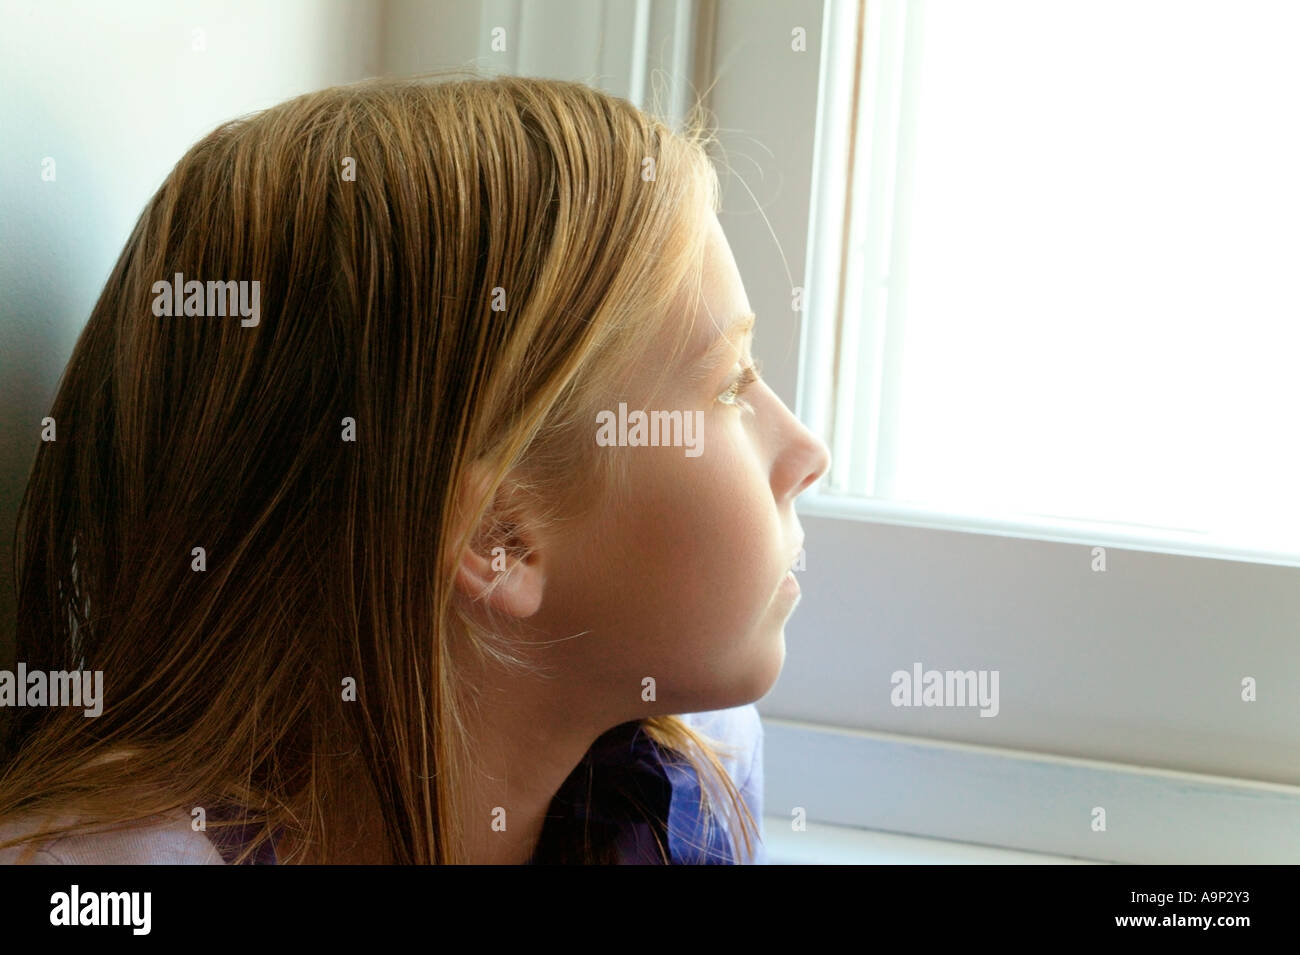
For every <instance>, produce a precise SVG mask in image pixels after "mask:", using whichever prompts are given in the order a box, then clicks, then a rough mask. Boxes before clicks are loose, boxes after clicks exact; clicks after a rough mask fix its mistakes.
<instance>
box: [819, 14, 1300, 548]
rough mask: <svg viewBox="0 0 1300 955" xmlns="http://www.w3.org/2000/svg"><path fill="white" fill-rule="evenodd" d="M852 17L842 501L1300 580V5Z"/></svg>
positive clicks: (835, 318) (831, 183)
mask: <svg viewBox="0 0 1300 955" xmlns="http://www.w3.org/2000/svg"><path fill="white" fill-rule="evenodd" d="M860 11H862V12H861V13H860ZM830 16H831V17H832V18H836V17H838V18H839V19H840V23H839V24H838V27H837V29H836V30H835V31H833V32H832V33H831V34H830V35H829V36H828V45H829V46H831V47H833V48H832V49H830V50H829V51H828V52H829V55H828V56H827V58H826V61H825V63H824V70H823V91H822V92H823V98H824V108H825V109H827V110H829V111H832V113H834V114H835V115H838V116H840V117H847V118H848V120H849V121H848V122H847V123H845V124H844V128H842V129H839V130H833V131H832V130H829V129H828V128H827V127H826V125H824V126H823V142H822V143H821V144H819V156H818V158H817V171H816V175H817V177H818V181H819V182H818V195H817V196H816V197H815V200H814V201H815V203H816V204H817V209H816V212H815V215H814V218H815V230H814V235H813V243H812V244H813V252H812V254H813V256H814V258H815V266H814V273H815V274H817V275H818V279H817V280H816V281H814V282H813V284H812V292H810V305H811V310H810V316H809V317H810V322H809V325H810V327H809V329H808V332H807V334H808V341H807V343H806V344H807V345H808V346H809V347H810V349H811V350H812V353H813V354H814V357H813V358H812V359H811V361H812V363H813V365H814V366H815V367H818V368H821V369H833V372H832V373H831V374H822V375H820V376H818V377H816V378H812V377H809V376H805V379H804V382H803V385H804V387H803V390H802V391H801V395H800V411H801V412H802V413H805V414H806V415H807V417H808V420H809V421H810V423H813V424H814V425H815V426H816V427H819V428H820V429H821V432H822V433H823V434H824V435H825V436H827V438H828V442H829V443H830V445H831V449H832V452H833V456H834V461H835V464H834V468H833V470H832V472H831V473H830V475H828V478H827V481H826V482H825V486H824V488H823V489H822V490H821V494H820V495H819V499H818V500H817V501H816V502H815V504H814V506H815V508H816V509H817V510H818V512H822V513H838V512H844V511H849V512H853V511H857V512H859V513H866V514H870V515H871V516H872V518H873V519H880V520H889V521H898V522H903V523H908V522H916V523H921V524H925V525H928V526H938V527H951V528H955V529H977V530H988V529H993V530H998V531H1003V532H1012V531H1014V532H1015V533H1016V534H1018V535H1022V536H1029V537H1037V538H1039V539H1044V540H1077V539H1080V538H1081V537H1084V538H1086V539H1088V540H1091V541H1093V542H1096V543H1107V542H1109V543H1112V544H1116V545H1122V546H1139V547H1143V548H1144V549H1149V550H1157V551H1165V552H1171V553H1181V554H1190V555H1200V556H1216V557H1240V558H1244V559H1251V560H1257V561H1262V562H1271V563H1279V564H1290V565H1300V507H1297V506H1295V505H1294V504H1293V500H1292V499H1293V496H1294V493H1295V489H1296V488H1297V487H1300V442H1297V440H1296V437H1295V434H1296V428H1295V424H1294V422H1295V420H1296V418H1297V415H1298V414H1300V376H1297V375H1296V374H1295V373H1294V365H1295V361H1296V356H1297V355H1300V287H1297V286H1296V284H1295V281H1294V274H1295V265H1296V263H1297V262H1300V229H1297V228H1296V225H1295V223H1296V222H1300V177H1297V176H1296V175H1295V170H1296V169H1300V126H1297V124H1296V123H1295V122H1293V121H1292V120H1291V117H1293V116H1294V115H1295V109H1296V90H1300V60H1297V59H1296V58H1295V56H1294V55H1293V51H1292V49H1291V47H1292V43H1291V39H1290V38H1293V37H1295V36H1296V35H1297V34H1298V33H1300V5H1296V4H1294V3H1282V2H1258V0H1255V2H1248V3H1232V4H1229V3H1224V2H1217V3H1187V2H1181V0H1054V2H1052V3H1043V2H1040V0H981V2H979V3H969V2H961V0H910V2H908V0H880V2H874V0H873V2H869V3H866V4H865V5H859V4H857V3H843V4H837V5H835V8H834V9H833V10H832V11H831V13H830ZM819 290H820V291H821V293H822V294H821V295H820V297H819V296H818V294H817V293H818V291H819Z"/></svg>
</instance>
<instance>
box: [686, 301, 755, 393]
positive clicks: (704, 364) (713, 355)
mask: <svg viewBox="0 0 1300 955" xmlns="http://www.w3.org/2000/svg"><path fill="white" fill-rule="evenodd" d="M756 321H758V316H757V315H755V314H754V313H753V312H742V313H741V314H739V315H737V316H736V318H735V320H734V321H733V322H732V323H731V327H730V328H728V329H727V330H726V332H724V333H723V334H721V335H719V336H718V337H717V338H715V339H714V340H713V343H712V344H711V345H709V347H708V348H706V349H705V350H704V352H703V354H701V355H700V357H699V358H698V359H696V361H695V366H694V368H695V370H696V371H697V372H699V373H701V377H702V376H703V375H704V374H707V373H708V372H709V371H711V370H712V369H713V363H714V362H715V361H717V358H718V355H720V354H722V353H723V352H724V351H725V348H726V346H728V345H730V346H732V347H733V348H739V347H740V342H741V339H743V338H744V337H745V336H746V335H748V334H749V333H750V332H751V331H753V330H754V323H755V322H756Z"/></svg>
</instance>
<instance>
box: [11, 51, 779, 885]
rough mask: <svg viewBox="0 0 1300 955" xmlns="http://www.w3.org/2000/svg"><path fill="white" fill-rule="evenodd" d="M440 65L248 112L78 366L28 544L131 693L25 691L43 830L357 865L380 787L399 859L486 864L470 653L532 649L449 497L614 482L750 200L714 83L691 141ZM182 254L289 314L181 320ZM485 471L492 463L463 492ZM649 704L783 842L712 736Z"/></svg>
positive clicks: (102, 307) (200, 174) (51, 657)
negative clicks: (722, 231) (622, 379)
mask: <svg viewBox="0 0 1300 955" xmlns="http://www.w3.org/2000/svg"><path fill="white" fill-rule="evenodd" d="M428 78H429V75H426V76H425V77H419V78H415V79H410V80H389V79H385V80H372V81H366V82H363V83H360V84H355V85H350V86H340V87H333V88H330V89H326V90H322V91H319V92H315V93H311V94H308V95H305V96H299V97H297V98H295V99H292V100H289V101H287V102H285V103H282V104H280V105H277V106H275V107H273V108H271V109H267V110H264V111H262V112H259V113H255V114H252V115H251V116H247V117H243V118H240V119H237V120H234V121H232V122H229V123H225V124H223V125H222V126H220V127H218V128H217V129H216V130H214V131H213V132H212V133H210V134H209V135H207V136H206V137H204V138H203V139H202V140H201V141H200V142H198V143H197V144H196V145H195V146H193V147H192V148H191V149H190V150H189V151H188V152H187V153H186V155H185V156H184V157H183V158H182V159H181V160H180V162H179V163H177V165H176V167H175V169H174V170H173V171H172V173H171V174H170V175H169V177H168V178H167V180H166V181H165V182H164V183H163V185H162V186H161V188H160V189H159V190H158V192H157V193H156V194H155V195H154V196H153V198H152V199H151V200H150V202H149V203H148V205H147V206H146V208H145V209H144V211H143V213H142V214H141V216H140V219H139V221H138V223H137V224H136V226H135V229H134V231H133V232H132V234H131V236H130V238H129V240H128V242H127V244H126V247H125V248H124V250H123V252H122V254H121V256H120V258H119V259H118V261H117V264H116V266H115V267H114V269H113V271H112V273H111V275H110V277H109V279H108V281H107V283H106V285H105V288H104V290H103V293H102V294H101V296H100V298H99V300H98V302H97V303H96V305H95V307H94V309H93V311H92V313H91V315H90V319H89V322H88V323H87V325H86V327H85V329H84V330H83V332H82V334H81V336H80V338H79V340H78V342H77V344H76V347H75V350H74V351H73V354H72V356H71V358H70V360H69V362H68V365H67V368H66V371H65V373H64V376H63V379H62V380H61V382H60V386H59V389H58V392H57V394H56V397H55V399H54V403H53V407H52V410H51V412H50V414H51V416H52V417H54V418H55V420H56V421H57V422H58V428H59V433H58V441H57V442H53V443H48V444H42V445H41V446H40V448H39V450H38V454H37V458H36V463H35V465H34V468H33V471H32V474H31V476H30V480H29V482H28V486H27V489H26V493H25V495H24V499H23V503H22V507H21V510H20V516H19V533H18V547H17V552H16V564H17V575H18V579H19V594H18V601H19V603H18V631H17V651H18V655H17V658H18V659H20V660H24V661H26V662H27V665H28V667H29V668H31V667H45V668H48V669H50V670H68V669H83V668H84V669H93V670H102V671H104V672H106V673H108V674H111V676H112V685H113V686H115V687H118V688H121V689H119V692H118V693H117V694H115V696H116V698H115V699H114V700H113V704H112V705H111V706H108V707H106V708H105V709H104V712H103V714H102V715H101V716H100V717H99V718H98V719H96V720H94V721H93V722H89V721H86V720H85V719H84V717H82V715H81V712H80V711H79V710H75V709H67V708H59V707H51V708H40V709H15V710H11V711H10V713H9V716H10V725H9V726H8V728H7V732H6V734H5V736H4V749H3V751H0V760H3V762H2V763H0V766H2V767H3V772H2V773H0V819H5V818H9V817H12V816H17V815H19V814H26V813H37V814H47V813H56V812H57V813H59V814H62V813H64V812H68V813H71V814H72V815H73V816H75V817H76V818H77V819H78V820H80V821H79V822H77V823H76V824H75V825H70V826H62V827H60V828H55V829H46V830H45V831H44V835H46V836H48V835H49V834H52V833H60V834H61V833H63V832H66V831H72V830H74V829H78V830H79V829H85V828H87V827H90V826H99V825H111V824H117V823H128V822H133V821H136V820H140V819H143V818H145V817H152V816H155V815H157V814H163V813H169V812H175V811H176V810H178V809H180V810H185V812H186V813H187V814H188V812H189V809H190V807H191V806H194V805H197V804H203V803H204V802H207V803H208V804H211V800H214V799H216V800H219V801H220V802H221V803H222V804H229V805H234V806H239V807H244V808H246V809H247V811H248V814H249V815H248V816H247V817H246V818H245V819H242V820H237V821H239V822H245V823H247V822H250V821H251V822H254V823H256V824H259V825H260V826H262V830H261V831H262V836H261V838H260V840H259V841H261V842H264V841H265V839H266V838H269V837H270V836H271V834H273V833H276V832H286V833H289V834H291V835H292V836H293V839H294V843H293V844H294V846H295V847H296V848H295V849H294V850H293V851H291V852H290V853H289V856H288V857H287V858H286V859H285V861H296V858H301V856H302V854H304V853H306V852H307V851H308V849H310V854H311V857H312V858H313V859H314V860H317V861H346V858H347V856H346V847H343V846H342V845H341V843H339V842H338V841H337V839H336V838H335V830H336V829H337V826H335V825H334V822H336V821H337V820H339V819H342V818H347V817H346V816H345V813H346V811H347V810H346V807H347V806H349V805H350V804H351V803H352V802H353V801H354V800H356V799H360V798H363V797H362V796H361V795H359V793H360V792H361V791H364V793H365V798H368V799H369V804H370V805H372V806H375V807H376V808H377V809H378V811H379V813H380V814H381V818H382V824H381V825H382V831H383V837H384V838H383V843H384V847H385V855H386V858H387V860H388V861H390V862H395V863H452V862H461V861H464V859H463V851H462V849H461V846H462V840H463V837H464V829H463V821H462V820H463V818H464V815H465V814H464V807H462V806H459V805H457V802H458V798H459V797H458V791H457V788H456V786H455V783H456V782H457V781H458V780H462V779H465V778H466V774H467V773H469V772H470V766H471V753H472V747H473V740H472V739H470V738H469V737H468V734H467V733H466V731H465V726H466V725H468V724H467V721H466V715H467V710H466V709H465V707H466V706H468V705H471V703H472V698H473V688H472V687H467V686H465V685H463V681H462V680H461V679H460V676H459V672H458V670H457V669H456V666H455V665H454V664H453V659H456V658H455V657H453V656H452V655H451V653H450V649H451V645H452V642H453V641H457V642H458V645H459V642H461V641H463V642H464V645H465V646H466V647H469V648H470V649H472V650H473V651H475V652H477V653H479V654H482V655H484V656H485V657H491V658H492V659H494V660H496V661H498V662H500V663H503V664H505V665H507V666H516V665H517V666H522V665H523V663H522V661H521V659H520V657H519V654H517V653H516V652H515V650H514V649H513V648H512V647H511V646H510V645H509V643H508V642H507V641H506V640H504V639H503V638H502V637H501V635H500V634H499V633H498V632H495V631H493V630H492V629H491V628H484V627H478V626H476V625H475V624H474V622H473V621H472V620H471V619H470V618H469V617H468V616H467V615H465V614H464V613H462V612H461V611H460V610H459V609H458V608H457V607H456V605H455V603H454V602H453V600H452V587H451V582H452V580H453V577H454V573H455V567H456V566H457V564H458V563H459V560H460V555H461V553H462V552H463V550H464V548H465V547H467V546H469V545H470V544H471V543H473V541H471V540H470V539H469V537H470V532H469V531H467V532H466V534H465V535H464V536H463V537H462V538H461V539H459V540H453V539H452V537H453V534H452V527H453V526H460V525H459V524H458V523H457V521H454V520H453V519H452V518H453V517H468V518H469V519H468V521H467V523H466V524H465V526H466V527H468V528H471V529H472V528H477V527H480V526H486V527H489V528H490V527H493V526H494V525H493V515H494V514H495V513H496V504H495V502H496V501H497V496H498V494H499V493H500V492H501V490H502V488H503V487H504V486H505V484H506V482H507V481H509V482H510V486H511V488H512V489H514V490H515V491H518V492H520V493H523V494H525V495H528V496H531V497H533V498H535V499H536V503H537V504H538V505H539V506H540V505H542V504H544V505H545V506H546V508H547V511H546V513H545V514H544V517H546V518H547V519H552V520H563V519H564V518H565V517H566V516H568V515H572V514H574V513H577V512H579V511H580V510H581V508H582V506H583V504H584V502H587V501H590V500H591V499H592V497H593V494H592V492H593V489H595V488H597V487H603V488H607V489H608V488H613V489H614V490H615V492H619V490H620V489H621V488H622V487H623V485H624V482H623V478H622V474H621V471H620V468H621V467H622V465H620V464H619V463H618V461H619V460H621V459H620V458H619V457H618V456H613V455H601V454H598V453H597V452H596V449H595V447H594V442H593V441H592V440H591V434H590V427H589V426H588V423H589V422H591V421H592V420H594V411H595V409H596V407H597V403H598V402H600V401H602V400H604V399H603V397H602V396H605V395H607V394H608V393H609V392H610V390H611V389H614V388H616V387H617V386H618V382H619V376H620V375H623V374H625V373H626V371H627V369H628V368H629V367H630V366H631V364H632V363H633V362H634V361H635V359H636V357H637V356H638V355H640V354H642V353H643V352H644V350H645V349H646V348H647V347H648V346H649V343H650V342H651V340H652V338H653V337H654V336H655V335H656V334H657V333H658V331H659V330H660V329H661V328H662V327H663V322H664V321H665V320H669V319H667V318H666V316H673V317H674V318H678V317H679V316H680V315H681V312H680V304H681V296H682V295H684V294H685V295H687V296H688V297H689V295H690V293H691V291H692V290H693V292H694V296H695V300H698V295H699V287H700V285H699V283H700V269H701V262H702V258H703V255H702V252H703V242H704V236H703V235H702V230H701V228H700V227H699V222H700V219H699V216H698V213H699V210H701V209H703V208H706V207H708V208H712V209H713V210H714V211H717V209H718V206H719V190H718V182H717V176H716V172H715V171H714V169H713V166H712V164H711V162H710V160H709V158H708V155H707V149H706V147H707V145H708V143H709V142H710V139H711V137H710V136H709V134H708V133H707V130H706V128H705V126H704V122H703V111H702V110H701V109H700V108H699V106H698V103H697V106H696V109H695V110H694V111H693V112H692V114H691V116H690V118H689V120H688V122H687V124H686V128H685V129H684V130H682V131H680V132H678V131H674V130H672V129H670V128H669V127H668V126H667V125H666V124H665V123H664V122H663V121H661V120H658V119H655V118H653V117H652V116H650V115H648V114H647V113H643V112H642V111H640V110H638V109H636V108H635V107H633V106H632V105H631V104H630V103H628V102H626V101H625V100H622V99H618V98H615V97H612V96H609V95H606V94H604V93H601V92H599V91H596V90H594V89H591V88H589V87H587V86H584V85H581V84H577V83H569V82H562V81H554V80H541V79H526V78H519V77H495V78H491V79H485V78H481V77H471V78H463V77H462V78H447V77H446V76H445V75H442V74H438V75H437V78H438V81H436V82H430V81H428ZM349 164H354V165H353V166H352V168H354V169H355V179H354V180H345V179H344V178H343V177H342V176H341V172H342V171H343V170H344V169H346V168H348V166H349ZM647 169H649V170H652V178H646V177H645V171H646V170H647ZM177 272H179V273H182V274H183V275H184V276H186V277H197V276H202V277H220V278H223V279H230V278H241V279H249V280H259V281H260V284H261V293H262V294H261V306H260V307H261V312H262V318H261V327H260V328H258V329H257V330H256V332H255V333H251V330H249V329H245V328H242V327H241V325H240V322H239V320H238V319H233V320H232V319H230V318H225V319H221V318H218V319H215V320H213V319H211V318H205V319H198V320H195V319H177V320H170V321H159V320H158V319H157V318H155V317H154V316H153V315H152V314H151V302H152V301H153V300H154V293H153V292H152V291H151V289H152V287H153V284H154V283H155V282H157V281H158V280H159V279H160V278H161V279H165V280H168V281H170V279H171V277H172V275H173V274H174V273H177ZM502 291H504V294H505V295H506V296H507V303H508V307H507V311H506V313H505V315H504V316H503V315H501V314H498V313H495V312H494V311H493V304H494V300H497V301H499V296H500V295H501V294H502ZM691 314H693V312H691ZM678 324H679V325H680V326H682V327H680V328H679V329H678V330H676V331H675V333H674V334H675V335H676V336H677V337H676V343H677V345H676V347H677V349H678V350H680V348H682V347H684V345H685V342H686V340H687V336H688V335H689V333H690V328H689V323H686V322H681V321H678ZM345 418H351V419H354V421H355V423H356V428H355V438H356V440H355V442H341V441H340V428H341V427H342V425H341V422H342V421H343V419H345ZM471 464H473V465H475V466H476V467H477V466H485V467H486V468H487V473H489V474H490V475H491V476H492V477H491V480H490V481H489V482H488V483H487V486H486V487H484V488H483V489H482V490H483V493H482V496H481V498H479V499H478V500H477V501H472V502H471V503H470V504H469V505H468V507H467V508H466V509H465V512H464V513H463V512H462V510H461V509H460V508H461V503H462V492H463V491H464V489H465V487H466V486H467V485H466V482H467V475H468V473H469V469H470V466H471ZM430 523H432V524H433V533H432V534H429V533H426V532H425V531H424V530H423V528H427V527H428V526H429V524H430ZM502 526H503V527H504V525H502ZM197 546H202V547H204V548H205V550H206V553H207V555H208V557H207V559H208V561H209V563H208V566H207V571H206V573H204V574H196V573H193V572H191V568H190V564H189V559H190V554H191V552H192V549H193V548H195V547H197ZM341 674H347V675H352V676H354V677H355V679H356V690H357V697H356V698H357V701H358V702H356V703H351V704H349V705H348V706H343V707H340V706H339V705H338V701H339V697H340V675H341ZM642 725H643V727H644V729H645V731H646V733H647V735H648V736H650V738H651V739H653V740H654V741H655V742H656V743H657V744H659V745H661V746H663V747H665V748H666V749H667V750H669V751H670V752H671V753H673V754H676V755H677V756H679V757H680V758H681V759H683V760H685V761H686V762H688V763H689V764H690V765H691V766H692V767H693V768H694V769H695V771H696V772H697V773H698V774H699V776H700V779H701V782H702V785H701V791H702V792H703V794H704V802H705V807H704V808H705V818H706V820H707V822H708V824H709V825H713V824H716V823H718V822H720V821H721V820H722V819H723V818H724V817H725V818H726V819H727V820H728V824H727V825H726V828H727V829H728V833H729V836H730V839H731V842H732V850H733V857H734V858H742V857H744V856H748V855H749V854H750V853H752V851H753V850H752V845H751V834H752V833H753V832H754V831H755V829H756V824H755V821H754V820H753V818H752V817H751V816H750V814H749V811H748V809H747V808H746V806H745V805H744V801H743V799H741V798H740V795H739V793H738V792H737V789H736V787H735V785H734V783H733V782H732V781H731V779H730V778H729V776H728V774H727V772H726V770H725V768H724V767H723V765H722V763H721V762H720V761H719V758H718V754H717V752H716V742H715V741H710V740H708V739H707V738H705V737H703V736H701V735H700V734H698V733H697V732H695V731H694V730H693V729H692V728H691V727H689V726H687V725H686V723H685V722H684V721H683V720H681V719H679V718H677V717H672V716H657V717H652V718H648V719H645V720H644V721H643V722H642ZM345 780H346V782H345ZM358 787H361V789H360V790H359V789H358ZM711 791H712V792H719V793H723V794H724V795H723V796H722V797H721V798H720V799H714V798H711V797H710V792H711ZM223 824H224V823H222V822H217V823H215V825H217V826H220V825H223ZM742 838H743V841H744V850H743V851H742V850H741V848H740V840H741V839H742ZM11 844H12V841H11ZM257 848H258V844H257V843H255V844H254V845H251V846H248V847H246V849H245V852H244V855H248V854H251V853H252V852H253V851H255V850H256V849H257ZM578 855H579V856H580V857H581V858H583V859H585V860H586V861H610V860H611V859H612V856H611V854H610V848H609V847H608V846H604V847H601V846H592V845H586V844H584V845H583V846H582V847H581V851H580V852H579V853H578ZM665 857H666V856H665Z"/></svg>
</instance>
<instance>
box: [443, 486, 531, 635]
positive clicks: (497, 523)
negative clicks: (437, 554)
mask: <svg viewBox="0 0 1300 955" xmlns="http://www.w3.org/2000/svg"><path fill="white" fill-rule="evenodd" d="M465 486H466V487H467V489H469V492H468V493H467V495H466V496H464V497H462V501H461V513H460V514H459V515H458V520H457V521H456V522H454V524H453V529H454V531H455V532H456V534H459V533H460V532H461V531H462V530H463V529H464V527H465V523H464V522H465V521H466V520H468V518H469V517H470V516H471V512H470V510H469V508H470V507H472V506H473V505H474V503H475V502H476V501H477V500H478V499H480V498H481V495H482V493H483V492H484V491H485V489H486V475H485V474H484V473H483V472H482V471H481V470H479V469H478V468H477V467H473V466H472V467H471V469H470V474H469V475H468V477H467V480H466V482H465ZM503 496H504V495H503V493H498V495H497V503H496V504H495V505H494V506H493V507H490V508H489V509H488V511H487V512H486V513H485V514H484V515H483V519H482V521H481V522H480V523H479V525H478V526H477V527H476V528H475V529H474V533H473V534H472V535H471V537H470V544H469V547H468V548H467V549H466V550H465V553H464V554H463V555H461V558H460V562H459V564H458V565H457V567H456V579H455V583H456V590H457V591H458V592H459V593H460V594H461V595H463V596H464V597H467V598H468V599H469V600H471V601H473V602H474V603H486V604H487V606H489V607H490V608H491V609H493V610H495V611H497V612H498V613H501V614H506V615H508V616H511V617H519V618H523V617H531V616H532V615H533V614H535V613H537V611H538V610H539V609H540V608H541V606H542V591H543V589H544V586H545V583H546V575H545V572H544V570H543V560H542V554H541V550H540V547H539V545H540V543H541V542H540V540H539V539H538V537H537V536H536V535H535V534H534V533H533V530H532V527H531V524H530V521H529V518H530V516H531V515H529V514H528V513H526V512H525V511H524V510H523V509H522V508H521V507H519V506H518V505H513V506H510V507H509V508H508V509H507V508H506V507H503V506H502V505H501V503H500V502H501V500H502V497H503ZM455 539H456V538H455V536H453V541H454V540H455Z"/></svg>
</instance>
